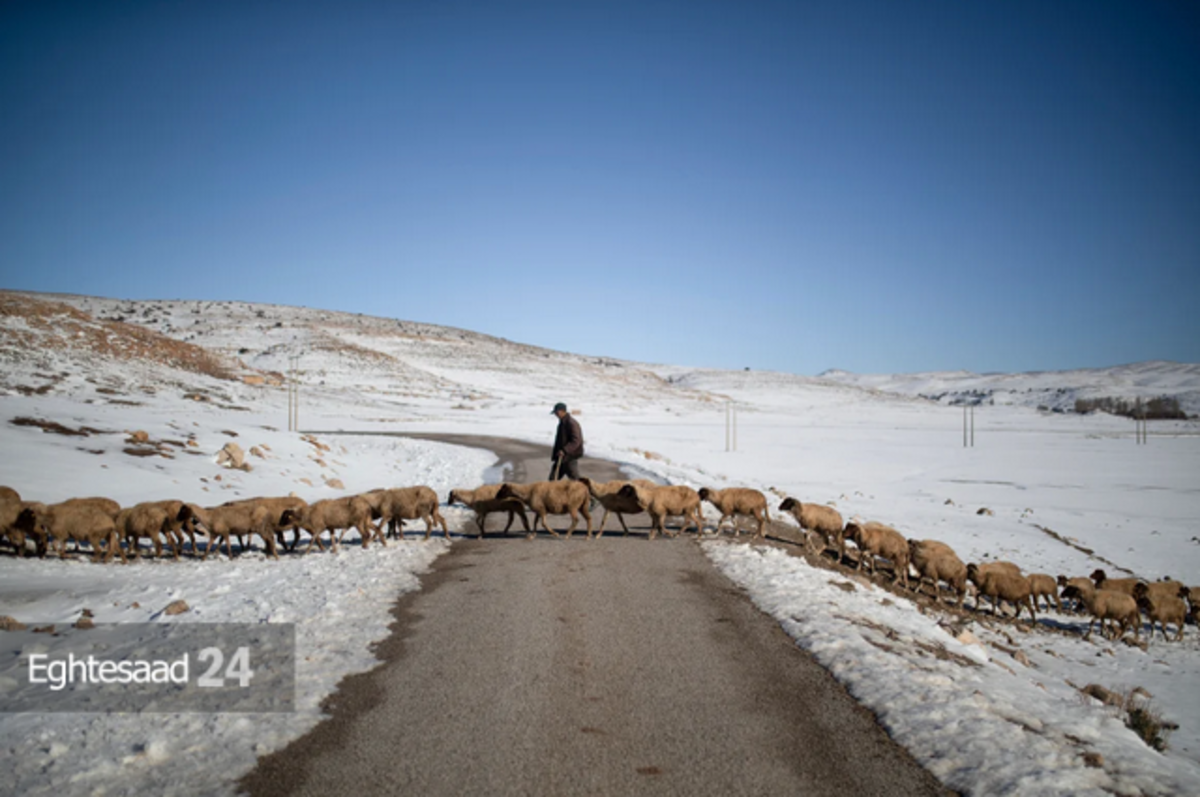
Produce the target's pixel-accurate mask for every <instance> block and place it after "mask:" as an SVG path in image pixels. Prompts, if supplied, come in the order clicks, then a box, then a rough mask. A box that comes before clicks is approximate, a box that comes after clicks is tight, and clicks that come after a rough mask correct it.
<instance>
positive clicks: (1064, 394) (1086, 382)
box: [819, 360, 1200, 416]
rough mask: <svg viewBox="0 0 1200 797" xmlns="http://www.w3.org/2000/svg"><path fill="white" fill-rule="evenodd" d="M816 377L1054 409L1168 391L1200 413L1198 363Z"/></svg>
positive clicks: (961, 400)
mask: <svg viewBox="0 0 1200 797" xmlns="http://www.w3.org/2000/svg"><path fill="white" fill-rule="evenodd" d="M819 378H821V379H825V380H828V381H831V382H836V383H838V384H842V385H850V386H854V387H860V388H864V389H868V390H878V391H880V392H883V393H895V394H899V395H904V396H916V397H921V398H926V399H929V400H931V401H937V402H939V403H943V404H978V403H985V404H986V403H992V404H1009V405H1017V406H1028V407H1033V408H1043V409H1047V410H1051V411H1057V412H1070V411H1074V409H1075V402H1076V400H1077V399H1084V400H1095V399H1102V398H1113V399H1124V400H1128V401H1135V400H1137V399H1139V398H1140V399H1142V400H1143V401H1146V400H1149V399H1153V398H1158V397H1162V396H1166V397H1171V398H1174V399H1177V400H1178V401H1179V404H1180V407H1181V408H1182V409H1183V410H1184V411H1185V412H1186V413H1187V414H1188V415H1189V416H1193V415H1197V414H1200V364H1197V363H1176V362H1170V361H1167V360H1150V361H1147V362H1140V363H1129V364H1125V365H1117V366H1112V367H1109V368H1079V369H1074V370H1069V371H1031V372H1028V373H1014V374H976V373H972V372H970V371H931V372H925V373H914V374H854V373H851V372H849V371H843V370H838V369H833V370H829V371H825V372H824V373H822V374H821V375H820V377H819Z"/></svg>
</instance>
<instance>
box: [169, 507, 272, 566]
mask: <svg viewBox="0 0 1200 797" xmlns="http://www.w3.org/2000/svg"><path fill="white" fill-rule="evenodd" d="M178 519H179V521H180V522H181V523H184V524H186V525H187V527H188V528H191V529H194V528H195V524H197V523H199V524H200V525H201V526H203V527H204V531H205V533H206V534H207V535H208V545H206V546H205V547H204V556H202V557H200V561H205V560H206V559H208V555H209V554H210V553H212V551H213V550H214V548H215V549H216V550H218V551H219V550H220V547H221V543H220V541H221V540H224V541H225V554H226V555H227V556H228V557H229V558H230V559H232V558H233V546H232V544H231V543H230V541H229V538H230V535H236V536H237V537H238V539H239V540H240V539H241V537H242V535H257V536H258V537H259V538H261V539H262V541H263V545H265V546H266V548H267V553H268V554H270V555H271V556H272V557H273V558H275V559H278V558H279V553H278V551H277V550H276V548H275V524H274V522H273V520H274V519H273V518H272V517H271V513H270V511H269V510H268V509H267V508H266V507H265V506H259V505H257V504H223V505H222V506H210V507H201V506H197V505H196V504H184V505H183V507H182V508H181V509H180V510H179V516H178ZM214 543H215V544H214ZM193 545H194V543H193ZM193 550H195V548H194V547H193Z"/></svg>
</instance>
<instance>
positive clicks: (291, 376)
mask: <svg viewBox="0 0 1200 797" xmlns="http://www.w3.org/2000/svg"><path fill="white" fill-rule="evenodd" d="M299 366H300V355H299V354H289V355H288V373H287V393H288V431H289V432H298V431H300V372H299Z"/></svg>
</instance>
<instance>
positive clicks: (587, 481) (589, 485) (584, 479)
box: [579, 476, 592, 490]
mask: <svg viewBox="0 0 1200 797" xmlns="http://www.w3.org/2000/svg"><path fill="white" fill-rule="evenodd" d="M579 483H580V484H582V485H583V486H584V487H586V488H588V489H589V490H590V489H592V480H591V479H589V478H588V477H587V476H580V477H579Z"/></svg>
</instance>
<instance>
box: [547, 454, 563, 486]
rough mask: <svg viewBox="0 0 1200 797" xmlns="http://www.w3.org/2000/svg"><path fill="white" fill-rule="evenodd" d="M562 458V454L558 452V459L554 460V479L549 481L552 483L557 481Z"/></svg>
mask: <svg viewBox="0 0 1200 797" xmlns="http://www.w3.org/2000/svg"><path fill="white" fill-rule="evenodd" d="M562 457H563V455H562V452H561V451H560V452H558V459H556V460H554V478H552V479H551V480H550V481H552V482H556V481H558V471H559V468H561V467H562Z"/></svg>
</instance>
